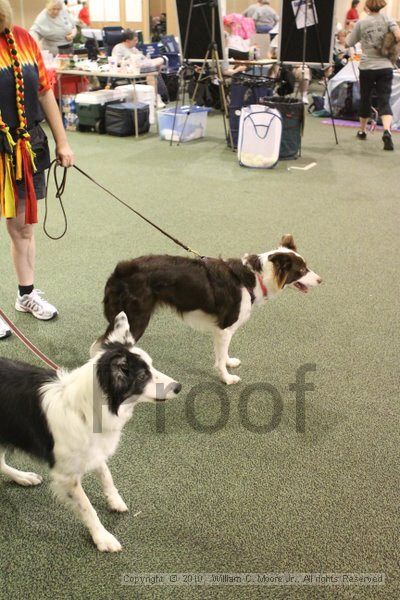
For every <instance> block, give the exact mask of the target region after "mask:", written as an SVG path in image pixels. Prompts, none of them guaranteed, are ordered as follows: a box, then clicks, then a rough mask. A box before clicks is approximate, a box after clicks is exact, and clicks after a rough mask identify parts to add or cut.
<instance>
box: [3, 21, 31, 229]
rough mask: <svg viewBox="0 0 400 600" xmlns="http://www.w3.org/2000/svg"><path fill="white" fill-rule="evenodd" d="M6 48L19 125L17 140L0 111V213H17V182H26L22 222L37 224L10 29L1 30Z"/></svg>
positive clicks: (28, 140) (28, 141)
mask: <svg viewBox="0 0 400 600" xmlns="http://www.w3.org/2000/svg"><path fill="white" fill-rule="evenodd" d="M3 35H4V36H5V38H6V42H7V49H8V52H9V54H10V57H11V63H12V69H13V74H14V79H15V98H16V105H17V114H18V121H19V125H18V127H17V130H16V141H14V139H13V136H12V135H11V132H10V128H9V127H8V125H7V124H6V123H5V122H4V121H3V118H2V116H1V112H0V134H3V136H4V140H3V141H4V142H5V143H4V149H5V151H4V153H0V203H1V214H2V215H3V216H4V217H6V218H13V217H15V216H16V214H17V202H18V192H17V189H16V182H18V181H24V184H25V223H29V224H32V223H37V200H36V194H35V188H34V185H33V174H34V173H35V171H36V167H35V154H34V152H33V150H32V146H31V136H30V135H29V132H28V123H27V120H26V113H25V88H24V76H23V72H22V65H21V62H20V60H19V57H18V48H17V45H16V43H15V39H14V35H13V33H12V31H11V29H4V31H3Z"/></svg>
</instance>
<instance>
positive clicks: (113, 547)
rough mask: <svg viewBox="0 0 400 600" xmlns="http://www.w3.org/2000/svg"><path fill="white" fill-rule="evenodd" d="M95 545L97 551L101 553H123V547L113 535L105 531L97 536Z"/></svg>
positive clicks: (94, 539)
mask: <svg viewBox="0 0 400 600" xmlns="http://www.w3.org/2000/svg"><path fill="white" fill-rule="evenodd" d="M93 541H94V543H95V544H96V546H97V549H98V550H100V552H121V550H122V546H121V544H120V543H119V541H118V540H117V538H115V537H114V536H113V535H112V534H111V533H109V532H108V531H106V530H104V531H103V532H102V533H100V534H98V535H96V536H95V537H94V538H93Z"/></svg>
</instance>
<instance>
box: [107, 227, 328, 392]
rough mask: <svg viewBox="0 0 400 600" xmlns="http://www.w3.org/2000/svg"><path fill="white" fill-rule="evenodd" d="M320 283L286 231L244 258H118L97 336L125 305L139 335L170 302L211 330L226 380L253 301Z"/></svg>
mask: <svg viewBox="0 0 400 600" xmlns="http://www.w3.org/2000/svg"><path fill="white" fill-rule="evenodd" d="M320 283H321V278H320V277H319V275H317V274H316V273H314V272H313V271H311V270H310V269H309V268H308V267H307V265H306V263H305V260H304V259H303V258H302V256H300V254H298V252H297V251H296V246H295V243H294V240H293V237H292V236H291V235H290V234H287V235H284V236H283V237H282V240H281V245H280V247H279V248H277V249H276V250H272V251H271V252H265V253H263V254H250V255H249V254H246V255H245V256H244V257H243V258H242V259H228V260H223V259H221V258H220V259H216V258H198V259H197V258H195V259H192V258H187V257H182V256H167V255H163V256H157V255H149V256H141V257H139V258H135V259H133V260H130V261H123V262H120V263H119V264H118V265H117V267H116V269H115V271H114V273H113V274H112V275H111V277H110V278H109V279H108V281H107V284H106V287H105V295H104V313H105V316H106V318H107V320H108V322H109V326H108V328H107V330H106V332H105V334H104V336H103V338H101V339H104V338H106V337H107V335H108V334H109V333H110V331H111V330H112V328H113V322H114V319H115V317H116V315H117V314H118V313H120V312H121V311H124V312H125V313H126V315H127V317H128V320H129V324H130V329H131V332H132V335H133V337H134V339H135V341H138V340H139V339H140V338H141V337H142V335H143V333H144V332H145V330H146V328H147V326H148V324H149V321H150V318H151V316H152V314H153V312H154V310H155V309H156V308H157V307H158V306H162V305H167V306H170V307H171V308H173V309H175V310H176V311H177V312H178V313H179V314H180V316H181V317H182V318H183V320H184V321H185V322H186V323H188V325H190V326H191V327H193V328H194V329H197V330H200V331H205V332H210V333H212V335H213V338H214V350H215V367H216V369H217V371H218V373H219V375H220V378H221V380H222V381H223V382H225V383H226V384H228V385H230V384H232V383H237V382H238V381H240V377H238V376H237V375H232V374H230V373H229V372H228V370H227V368H234V367H238V366H239V365H240V360H239V359H237V358H230V357H229V344H230V341H231V339H232V336H233V334H234V333H235V332H236V330H237V329H238V328H239V327H240V326H241V325H243V323H245V322H246V321H247V320H248V319H249V317H250V314H251V311H252V308H253V306H256V305H262V304H265V303H266V301H267V300H271V299H273V298H275V297H276V296H278V295H279V294H280V293H281V292H282V291H283V290H284V289H286V288H288V287H290V288H295V289H297V290H298V291H299V292H302V293H303V294H305V293H307V292H308V290H309V289H310V288H312V287H316V286H318V285H319V284H320Z"/></svg>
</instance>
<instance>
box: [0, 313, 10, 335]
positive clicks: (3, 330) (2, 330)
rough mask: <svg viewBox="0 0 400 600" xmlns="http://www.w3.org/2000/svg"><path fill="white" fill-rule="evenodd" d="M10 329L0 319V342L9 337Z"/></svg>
mask: <svg viewBox="0 0 400 600" xmlns="http://www.w3.org/2000/svg"><path fill="white" fill-rule="evenodd" d="M10 335H11V329H10V328H9V326H8V325H7V323H6V322H5V321H3V319H2V318H1V317H0V340H3V339H5V338H8V337H10Z"/></svg>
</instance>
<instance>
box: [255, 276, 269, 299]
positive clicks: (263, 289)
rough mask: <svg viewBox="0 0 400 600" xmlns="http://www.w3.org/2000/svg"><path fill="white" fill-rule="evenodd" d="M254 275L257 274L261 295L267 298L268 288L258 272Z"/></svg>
mask: <svg viewBox="0 0 400 600" xmlns="http://www.w3.org/2000/svg"><path fill="white" fill-rule="evenodd" d="M256 275H257V279H258V283H259V284H260V288H261V291H262V293H263V296H264V298H267V297H268V290H267V288H266V287H265V285H264V282H263V280H262V279H261V275H259V274H258V273H256Z"/></svg>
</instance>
